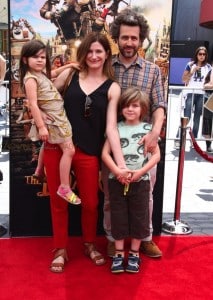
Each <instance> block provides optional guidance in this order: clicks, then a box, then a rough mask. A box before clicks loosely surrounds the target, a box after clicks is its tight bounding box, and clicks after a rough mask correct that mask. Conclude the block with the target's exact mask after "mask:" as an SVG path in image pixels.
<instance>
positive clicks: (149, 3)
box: [10, 0, 172, 38]
mask: <svg viewBox="0 0 213 300" xmlns="http://www.w3.org/2000/svg"><path fill="white" fill-rule="evenodd" d="M125 1H126V2H128V3H130V4H131V6H140V7H141V8H142V11H143V13H144V15H145V16H146V18H147V20H148V22H149V25H150V27H151V28H152V30H153V31H156V30H158V29H159V26H160V24H162V23H163V19H164V18H165V16H166V17H168V18H170V15H171V9H172V0H125ZM44 2H45V0H10V20H12V19H13V20H15V21H16V20H18V19H19V18H24V19H26V20H27V21H28V22H29V23H30V25H31V26H32V27H33V29H34V30H35V31H36V32H37V33H40V34H41V36H42V37H44V38H48V37H51V36H54V35H55V33H56V27H55V25H53V24H51V22H50V21H49V20H45V19H43V18H41V17H40V14H39V9H40V8H41V7H42V5H43V4H44ZM60 3H63V0H61V2H60ZM120 7H121V8H122V7H126V5H124V3H122V4H121V5H120ZM150 8H151V14H152V17H150V12H149V11H150ZM148 9H149V11H148ZM162 9H163V11H162Z"/></svg>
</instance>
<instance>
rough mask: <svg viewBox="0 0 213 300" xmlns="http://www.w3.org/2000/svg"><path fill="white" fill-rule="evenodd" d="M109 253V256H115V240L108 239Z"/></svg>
mask: <svg viewBox="0 0 213 300" xmlns="http://www.w3.org/2000/svg"><path fill="white" fill-rule="evenodd" d="M107 255H108V256H109V257H111V258H112V257H113V256H115V242H111V241H108V244H107Z"/></svg>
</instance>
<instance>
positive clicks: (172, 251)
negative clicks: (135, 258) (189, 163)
mask: <svg viewBox="0 0 213 300" xmlns="http://www.w3.org/2000/svg"><path fill="white" fill-rule="evenodd" d="M155 241H156V242H157V243H158V245H159V246H160V248H161V249H162V251H163V253H164V255H163V257H162V258H161V259H151V258H148V257H145V256H144V255H142V256H141V257H142V259H143V263H142V267H141V272H140V273H139V274H126V273H125V274H120V275H118V274H117V275H114V274H111V273H110V265H111V260H110V259H108V260H107V264H106V265H104V266H99V267H97V266H95V265H93V263H92V262H91V261H90V260H89V259H88V258H87V257H85V256H84V255H83V249H82V243H81V238H80V237H71V238H70V242H69V243H70V245H69V250H70V253H69V258H70V260H69V263H68V264H67V265H66V268H65V272H64V273H63V274H53V273H51V272H50V271H49V270H48V264H49V263H50V260H51V257H52V256H51V247H52V239H51V238H11V239H0V258H1V263H0V299H2V300H12V299H16V300H49V299H50V300H90V299H92V300H99V299H100V300H139V299H140V300H161V299H166V300H167V299H168V300H169V299H181V300H185V299H187V300H197V299H199V300H210V299H213V288H212V279H213V237H196V236H163V237H157V238H155ZM97 244H98V248H99V249H100V250H101V251H103V253H104V251H105V249H106V240H105V238H104V237H99V238H98V242H97Z"/></svg>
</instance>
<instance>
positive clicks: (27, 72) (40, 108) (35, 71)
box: [20, 40, 81, 204]
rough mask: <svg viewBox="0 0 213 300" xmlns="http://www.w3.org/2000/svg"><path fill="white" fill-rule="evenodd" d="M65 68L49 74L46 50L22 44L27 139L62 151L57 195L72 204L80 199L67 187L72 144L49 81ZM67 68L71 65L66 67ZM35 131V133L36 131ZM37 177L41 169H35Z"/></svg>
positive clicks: (60, 103)
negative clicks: (29, 121) (28, 121)
mask: <svg viewBox="0 0 213 300" xmlns="http://www.w3.org/2000/svg"><path fill="white" fill-rule="evenodd" d="M67 67H68V65H66V66H64V67H62V68H60V69H57V70H53V71H52V72H51V69H50V68H51V67H50V59H49V56H48V51H47V47H46V46H45V44H44V43H43V42H42V41H40V40H32V41H29V42H27V43H25V44H24V46H23V48H22V51H21V56H20V81H21V85H22V86H23V87H24V90H25V93H26V97H27V99H28V101H29V107H30V110H31V113H32V116H33V119H34V122H35V124H34V125H32V127H31V131H30V134H29V136H30V137H31V139H32V140H34V141H35V140H41V141H43V142H49V143H52V144H58V145H59V146H60V148H61V150H62V152H63V154H62V157H61V160H60V164H59V172H60V181H61V184H60V186H59V188H58V191H57V194H58V195H59V196H60V197H62V198H63V199H65V200H66V201H68V202H69V203H72V204H80V203H81V200H80V199H79V198H78V197H77V195H75V193H73V191H72V190H71V188H70V168H71V162H72V157H73V155H74V152H75V149H74V145H73V142H72V129H71V125H70V123H69V121H68V119H67V116H66V113H65V110H64V106H63V99H62V97H61V95H60V94H59V92H58V91H57V89H56V88H55V87H54V85H53V83H52V81H51V80H50V79H49V78H50V75H52V77H56V76H58V75H59V74H60V73H61V72H62V71H63V70H64V68H67ZM69 67H70V66H69ZM35 129H36V130H35ZM36 172H37V174H39V172H42V170H38V169H37V171H36Z"/></svg>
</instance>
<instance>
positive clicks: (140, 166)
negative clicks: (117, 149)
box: [102, 87, 160, 273]
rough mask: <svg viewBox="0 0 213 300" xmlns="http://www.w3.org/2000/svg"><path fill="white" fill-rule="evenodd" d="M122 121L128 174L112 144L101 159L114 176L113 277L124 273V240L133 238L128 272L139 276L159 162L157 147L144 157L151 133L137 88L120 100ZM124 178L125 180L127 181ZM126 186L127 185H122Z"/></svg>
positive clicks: (144, 103) (145, 103) (146, 105)
mask: <svg viewBox="0 0 213 300" xmlns="http://www.w3.org/2000/svg"><path fill="white" fill-rule="evenodd" d="M119 105H120V112H121V115H122V117H123V119H124V120H123V121H121V122H119V123H118V131H119V135H120V141H121V147H122V152H123V155H124V158H125V161H126V166H127V168H128V169H129V172H126V174H125V176H124V172H123V170H121V169H120V168H119V167H118V166H117V165H116V164H115V162H114V160H113V158H112V156H111V148H110V144H109V141H108V140H106V142H105V144H104V147H103V151H102V159H103V161H104V163H105V164H106V165H107V167H108V168H109V169H110V171H111V173H110V175H109V199H110V207H111V225H112V236H113V238H114V239H115V249H116V252H115V256H114V257H113V262H112V266H111V272H112V273H121V272H124V239H125V238H127V237H130V238H131V249H130V251H129V255H128V262H127V266H126V269H125V270H126V272H130V273H137V272H139V265H140V257H139V247H140V244H141V240H142V239H143V238H145V237H147V236H149V233H150V232H149V190H150V181H149V179H150V175H149V170H150V169H151V168H152V167H154V165H156V164H157V163H158V161H159V160H160V150H159V147H158V146H157V147H156V148H155V149H153V150H152V153H151V155H149V159H148V156H144V154H143V145H139V144H138V141H139V140H140V138H141V137H142V136H143V135H145V134H147V133H148V132H149V131H150V130H151V126H150V124H148V123H144V122H142V120H143V118H144V116H145V115H147V112H148V109H149V100H148V96H147V94H146V93H144V92H141V90H140V89H139V88H137V87H129V88H128V89H126V90H125V91H124V92H123V94H122V96H121V98H120V102H119ZM124 177H125V178H124ZM121 182H122V183H123V182H126V183H125V184H122V183H121Z"/></svg>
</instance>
